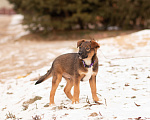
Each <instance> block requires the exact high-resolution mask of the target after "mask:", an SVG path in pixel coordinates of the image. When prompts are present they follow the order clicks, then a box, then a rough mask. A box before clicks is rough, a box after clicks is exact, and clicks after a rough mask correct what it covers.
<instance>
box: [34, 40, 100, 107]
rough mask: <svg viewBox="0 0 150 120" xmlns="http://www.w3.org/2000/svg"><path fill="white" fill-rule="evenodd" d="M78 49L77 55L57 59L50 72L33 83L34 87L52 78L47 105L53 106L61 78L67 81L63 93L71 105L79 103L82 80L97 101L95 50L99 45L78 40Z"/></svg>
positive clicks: (66, 55) (96, 59) (61, 56)
mask: <svg viewBox="0 0 150 120" xmlns="http://www.w3.org/2000/svg"><path fill="white" fill-rule="evenodd" d="M78 47H79V52H78V53H68V54H64V55H60V56H59V57H57V58H56V59H55V60H54V62H53V64H52V67H51V68H50V70H48V71H47V73H46V74H45V75H44V76H42V77H41V78H40V79H39V80H38V81H37V82H36V83H35V85H36V84H39V83H41V82H43V81H44V80H46V79H48V78H49V77H51V76H53V79H52V88H51V92H50V103H49V105H51V104H55V103H54V96H55V92H56V89H57V87H58V85H59V83H60V81H61V79H62V77H64V78H65V79H66V81H67V84H66V86H65V88H64V92H65V94H66V95H67V97H68V98H69V99H70V100H72V104H73V103H79V93H80V90H79V85H80V81H84V80H89V83H90V87H91V93H92V97H93V100H94V101H95V102H97V101H99V98H98V97H97V94H96V75H97V72H98V58H97V49H98V48H99V47H100V45H99V44H98V43H97V42H96V41H94V40H91V41H86V40H79V41H78V42H77V48H78ZM73 86H74V93H73V95H72V94H71V92H70V91H71V89H72V87H73Z"/></svg>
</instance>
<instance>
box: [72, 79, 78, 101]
mask: <svg viewBox="0 0 150 120" xmlns="http://www.w3.org/2000/svg"><path fill="white" fill-rule="evenodd" d="M79 86H80V78H79V77H76V79H75V80H74V94H73V99H72V104H73V103H79V94H80V88H79Z"/></svg>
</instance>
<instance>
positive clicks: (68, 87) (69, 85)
mask: <svg viewBox="0 0 150 120" xmlns="http://www.w3.org/2000/svg"><path fill="white" fill-rule="evenodd" d="M65 79H66V78H65ZM66 80H67V84H66V87H65V88H64V92H65V94H66V96H67V97H68V98H69V99H70V100H72V98H73V96H72V95H71V88H72V87H73V80H70V79H66Z"/></svg>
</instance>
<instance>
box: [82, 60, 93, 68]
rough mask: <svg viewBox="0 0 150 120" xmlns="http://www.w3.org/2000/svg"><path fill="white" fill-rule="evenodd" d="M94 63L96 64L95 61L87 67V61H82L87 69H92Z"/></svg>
mask: <svg viewBox="0 0 150 120" xmlns="http://www.w3.org/2000/svg"><path fill="white" fill-rule="evenodd" d="M94 62H95V60H94V61H93V62H92V63H91V64H90V65H87V64H86V63H85V61H84V60H82V63H83V65H84V67H86V68H91V67H92V66H93V65H94Z"/></svg>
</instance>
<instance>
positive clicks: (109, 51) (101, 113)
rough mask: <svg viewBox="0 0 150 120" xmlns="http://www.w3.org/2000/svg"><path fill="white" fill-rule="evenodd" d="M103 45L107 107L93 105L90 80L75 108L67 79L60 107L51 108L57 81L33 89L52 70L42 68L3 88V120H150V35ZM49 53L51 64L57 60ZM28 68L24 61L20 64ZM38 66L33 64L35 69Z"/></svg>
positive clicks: (100, 87)
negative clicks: (54, 84)
mask: <svg viewBox="0 0 150 120" xmlns="http://www.w3.org/2000/svg"><path fill="white" fill-rule="evenodd" d="M13 24H16V23H13ZM122 41H123V44H122V43H121V42H122ZM98 42H99V43H100V45H101V48H100V50H98V58H99V71H98V75H97V93H98V97H99V98H100V99H101V101H100V103H102V105H98V104H97V105H96V104H95V103H94V102H93V100H92V96H91V90H90V85H89V82H88V81H86V82H81V84H80V102H79V104H71V101H70V100H69V99H68V98H67V97H66V95H65V94H64V92H63V89H64V86H65V84H66V81H65V80H64V79H62V81H61V83H60V85H59V86H58V89H57V91H56V95H55V104H56V105H53V106H50V107H48V103H49V94H50V90H51V81H52V78H49V79H48V80H46V81H45V82H43V83H41V84H39V85H34V84H35V82H36V81H33V79H34V78H36V77H39V75H40V76H41V75H43V74H45V73H46V71H47V70H48V69H49V68H50V67H51V66H43V68H41V69H38V70H36V71H32V73H31V74H29V75H27V76H26V77H23V78H13V79H9V80H6V82H5V84H3V83H0V94H1V98H0V111H1V112H0V120H3V119H6V117H10V115H9V113H11V114H12V115H15V118H16V119H23V120H32V119H33V118H36V117H39V118H41V119H42V120H52V119H54V120H55V119H56V120H61V119H64V120H77V119H78V120H97V119H104V120H111V119H115V120H127V119H136V118H137V119H138V118H140V117H141V119H150V112H149V108H150V102H149V100H150V87H149V86H150V55H149V53H150V46H149V45H150V30H143V31H139V32H136V33H133V34H130V35H127V36H123V37H122V36H118V37H114V38H107V39H104V40H98ZM143 42H145V43H144V44H143V45H141V44H140V43H143ZM66 43H67V42H65V44H66ZM60 44H63V42H61V43H60ZM72 51H73V50H72V49H71V48H64V49H62V48H60V49H59V48H58V51H56V52H59V53H62V54H64V53H67V52H72ZM101 52H102V53H103V54H104V55H105V57H104V55H103V54H102V53H101ZM12 54H13V52H12ZM45 54H47V55H48V57H49V59H53V58H55V57H56V55H54V54H51V53H45ZM31 56H32V53H31ZM33 59H34V58H33ZM43 59H44V58H43ZM23 64H24V63H23V62H22V61H20V63H19V65H23ZM39 64H40V63H39V62H37V63H34V65H35V66H37V65H39ZM72 93H73V90H72ZM87 101H89V102H87ZM9 119H11V118H9Z"/></svg>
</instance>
